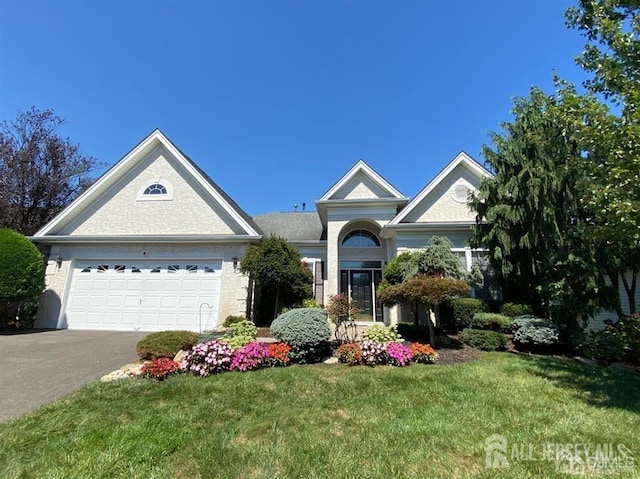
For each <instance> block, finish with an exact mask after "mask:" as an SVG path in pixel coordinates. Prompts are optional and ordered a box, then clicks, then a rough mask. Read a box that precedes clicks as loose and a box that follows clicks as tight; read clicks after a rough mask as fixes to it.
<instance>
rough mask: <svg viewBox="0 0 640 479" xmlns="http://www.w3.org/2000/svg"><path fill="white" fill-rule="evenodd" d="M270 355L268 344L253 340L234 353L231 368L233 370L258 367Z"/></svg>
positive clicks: (247, 369)
mask: <svg viewBox="0 0 640 479" xmlns="http://www.w3.org/2000/svg"><path fill="white" fill-rule="evenodd" d="M268 357H269V351H268V348H267V346H266V345H265V344H263V343H259V342H255V341H252V342H250V343H247V344H246V345H245V346H243V347H242V348H240V349H238V350H236V351H235V352H234V353H233V358H232V359H231V366H230V367H229V369H231V370H232V371H249V370H251V369H258V368H259V367H261V366H262V365H263V364H264V362H265V360H266V359H267V358H268Z"/></svg>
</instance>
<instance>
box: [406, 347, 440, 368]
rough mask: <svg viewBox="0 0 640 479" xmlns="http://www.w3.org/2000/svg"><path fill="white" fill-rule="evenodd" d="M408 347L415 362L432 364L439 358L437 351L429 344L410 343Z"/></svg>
mask: <svg viewBox="0 0 640 479" xmlns="http://www.w3.org/2000/svg"><path fill="white" fill-rule="evenodd" d="M409 348H410V349H411V354H412V355H413V362H415V363H421V364H433V363H435V362H436V361H437V360H438V359H440V356H439V355H438V353H436V352H435V350H434V349H433V348H432V347H431V345H429V344H421V343H411V345H410V346H409Z"/></svg>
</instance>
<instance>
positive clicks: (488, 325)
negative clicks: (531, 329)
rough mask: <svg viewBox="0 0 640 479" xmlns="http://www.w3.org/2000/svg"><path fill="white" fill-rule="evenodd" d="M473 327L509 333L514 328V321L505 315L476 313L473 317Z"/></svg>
mask: <svg viewBox="0 0 640 479" xmlns="http://www.w3.org/2000/svg"><path fill="white" fill-rule="evenodd" d="M473 327H474V328H478V329H490V330H492V331H502V332H505V333H508V332H510V331H511V328H512V327H513V319H512V318H510V317H509V316H505V315H503V314H496V313H476V314H474V315H473Z"/></svg>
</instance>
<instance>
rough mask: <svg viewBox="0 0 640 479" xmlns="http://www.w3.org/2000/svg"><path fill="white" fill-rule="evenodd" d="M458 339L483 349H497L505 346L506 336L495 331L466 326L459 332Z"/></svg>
mask: <svg viewBox="0 0 640 479" xmlns="http://www.w3.org/2000/svg"><path fill="white" fill-rule="evenodd" d="M460 339H461V340H462V341H463V342H464V343H465V344H468V345H469V346H473V347H474V348H478V349H482V350H483V351H497V350H501V349H505V348H506V347H507V338H506V337H505V335H504V334H502V333H499V332H497V331H488V330H485V329H472V328H467V329H465V330H463V331H462V332H461V333H460Z"/></svg>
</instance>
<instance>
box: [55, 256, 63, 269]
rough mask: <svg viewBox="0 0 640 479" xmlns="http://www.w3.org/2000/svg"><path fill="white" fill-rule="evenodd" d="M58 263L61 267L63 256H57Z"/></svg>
mask: <svg viewBox="0 0 640 479" xmlns="http://www.w3.org/2000/svg"><path fill="white" fill-rule="evenodd" d="M56 264H57V265H58V269H60V267H61V266H62V258H61V257H60V255H58V256H57V257H56Z"/></svg>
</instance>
